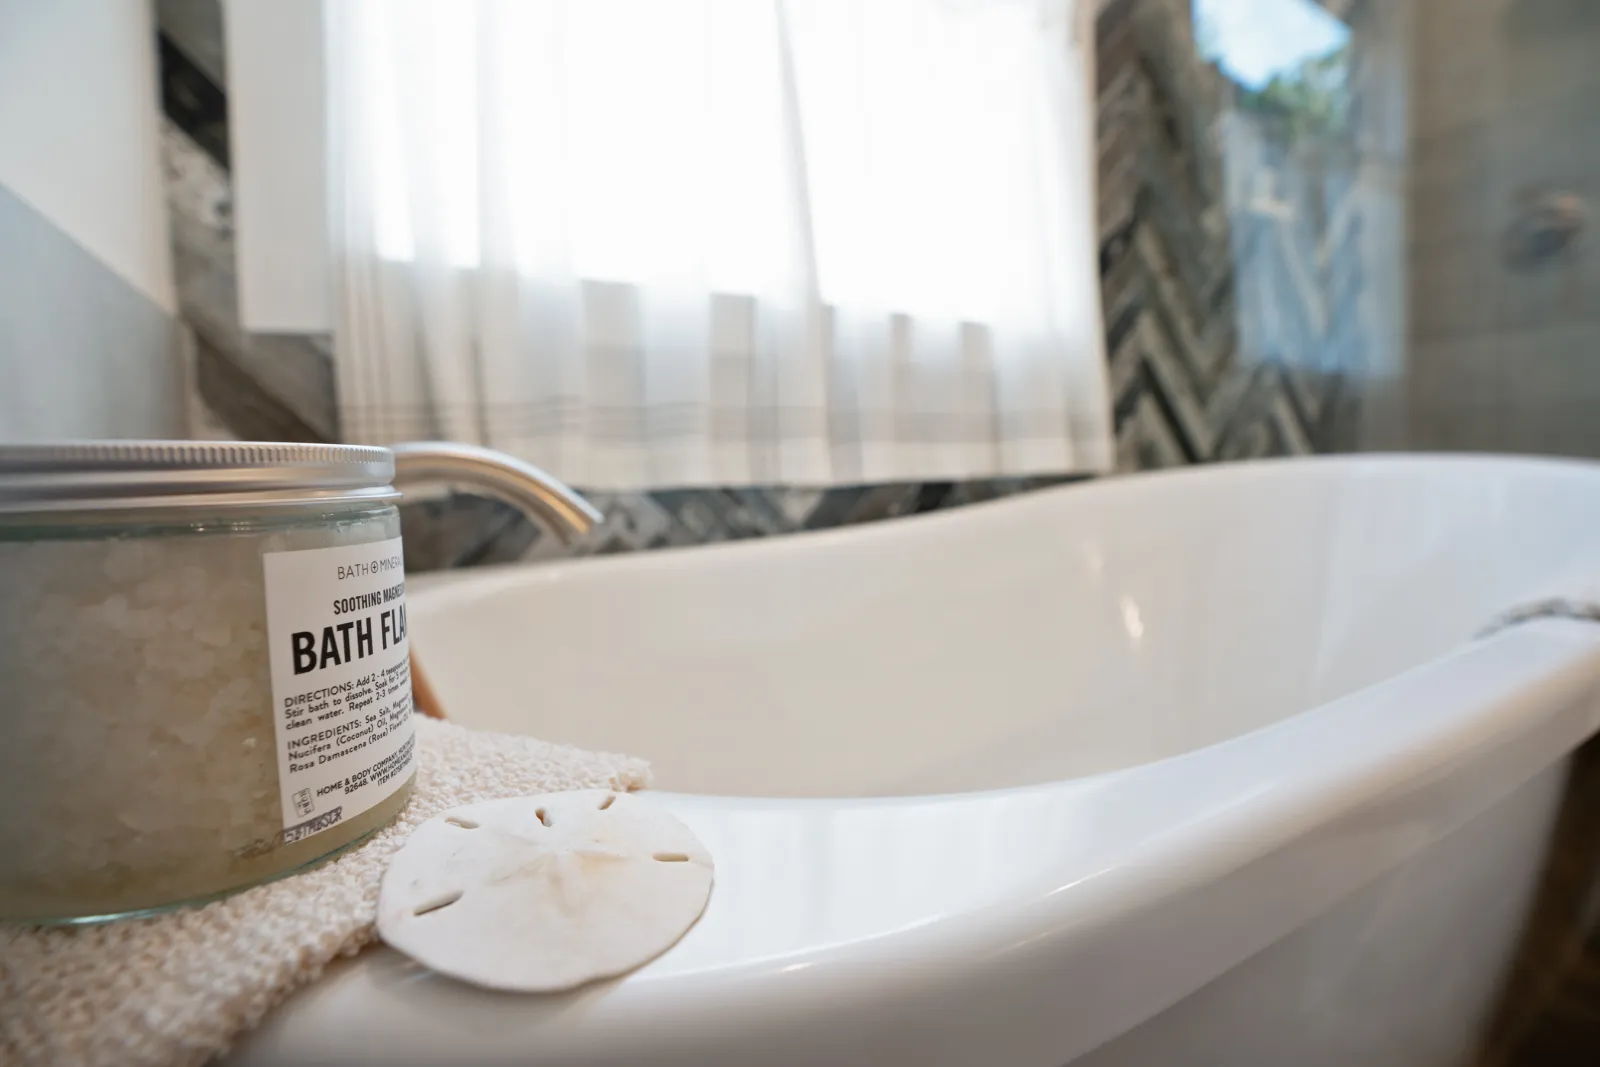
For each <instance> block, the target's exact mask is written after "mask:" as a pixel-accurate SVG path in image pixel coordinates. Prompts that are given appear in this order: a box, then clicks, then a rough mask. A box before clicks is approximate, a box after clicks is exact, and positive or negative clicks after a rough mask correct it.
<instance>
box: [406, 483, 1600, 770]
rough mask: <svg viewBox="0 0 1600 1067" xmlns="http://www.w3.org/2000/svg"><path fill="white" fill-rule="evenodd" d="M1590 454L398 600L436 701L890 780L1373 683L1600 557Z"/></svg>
mask: <svg viewBox="0 0 1600 1067" xmlns="http://www.w3.org/2000/svg"><path fill="white" fill-rule="evenodd" d="M1597 522H1600V473H1597V472H1596V470H1595V469H1593V468H1591V467H1590V466H1587V465H1583V464H1577V463H1563V462H1542V461H1527V460H1512V459H1496V458H1345V459H1328V460H1315V461H1293V462H1273V463H1260V464H1248V465H1241V466H1235V467H1218V468H1212V469H1207V470H1199V471H1186V472H1183V473H1177V474H1172V475H1142V476H1139V477H1133V478H1126V479H1106V480H1103V481H1101V482H1098V483H1092V484H1088V485H1079V486H1068V487H1063V488H1060V489H1056V490H1050V491H1045V492H1041V493H1037V494H1034V495H1032V496H1030V497H1024V498H1020V499H1013V500H1010V501H1006V502H1002V503H997V504H991V505H980V506H975V507H971V508H966V509H961V510H958V511H955V512H951V513H946V514H940V515H935V516H930V517H927V518H918V519H911V520H904V521H900V522H895V523H887V524H882V525H880V526H877V527H873V528H862V529H857V530H850V531H838V532H830V533H827V534H817V535H807V536H801V537H794V538H786V539H779V540H775V541H771V542H763V543H749V544H744V545H738V546H717V547H711V548H696V549H689V550H682V551H674V552H666V553H656V554H648V555H646V556H643V557H633V558H624V559H615V560H596V561H585V562H577V563H563V564H558V565H553V566H543V567H528V568H520V569H511V570H506V571H502V572H500V573H498V574H492V575H485V576H482V577H480V578H476V579H473V580H472V581H470V582H466V583H462V584H460V585H457V586H455V587H453V588H443V589H440V590H437V591H436V592H435V593H434V594H432V595H429V594H423V595H419V596H418V597H417V598H416V603H415V605H414V607H413V609H412V611H413V616H414V620H413V623H412V631H413V638H414V641H415V647H416V648H417V649H418V652H419V655H420V656H421V658H422V661H423V663H424V665H425V667H426V668H427V670H428V672H429V675H430V678H431V680H432V681H433V682H434V684H435V686H436V688H438V690H439V691H440V694H441V696H442V698H443V700H444V703H445V705H446V707H447V708H449V709H450V712H451V714H452V716H453V717H455V718H457V719H458V720H460V721H463V722H466V723H468V724H469V725H473V726H478V727H482V728H486V729H498V730H506V731H510V732H519V733H533V734H538V735H539V736H542V737H546V738H550V739H553V740H560V741H566V742H570V743H573V744H578V745H583V746H586V747H593V748H602V749H610V750H621V751H627V752H630V753H633V754H637V755H641V756H644V757H646V758H648V759H650V760H651V761H652V763H653V765H654V767H655V771H656V785H657V786H658V787H659V788H665V789H673V790H678V791H685V792H709V793H721V794H732V795H746V796H763V795H767V796H781V795H832V796H841V795H894V794H914V793H939V792H955V791H964V790H970V789H984V788H999V787H1006V786H1016V785H1026V784H1032V783H1037V782H1045V781H1052V780H1058V779H1062V778H1069V777H1074V776H1079V775H1086V774H1093V773H1098V772H1103V771H1108V770H1114V769H1118V768H1121V767H1127V766H1131V765H1135V764H1139V763H1143V762H1147V761H1151V760H1156V759H1161V758H1164V757H1167V756H1171V755H1175V754H1178V753H1181V752H1184V751H1188V750H1191V749H1194V748H1198V747H1201V746H1205V745H1208V744H1212V743H1215V742H1218V741H1222V740H1225V739H1227V738H1229V737H1234V736H1237V735H1240V734H1242V733H1245V732H1248V731H1250V730H1254V729H1257V728H1259V727H1262V726H1265V725H1268V724H1270V723H1272V722H1275V721H1277V720H1279V719H1282V718H1284V717H1286V716H1290V715H1293V714H1296V713H1298V712H1300V711H1303V710H1306V709H1309V708H1312V707H1315V706H1317V705H1319V704H1322V703H1324V702H1326V701H1328V700H1330V699H1332V698H1334V697H1337V696H1341V695H1344V694H1347V693H1350V692H1353V691H1355V690H1357V689H1360V688H1362V687H1364V686H1367V685H1370V684H1372V683H1375V682H1379V681H1382V680H1384V679H1386V678H1388V677H1391V676H1393V675H1395V674H1396V673H1398V672H1401V671H1403V670H1405V669H1407V668H1410V667H1413V666H1416V665H1419V664H1421V663H1423V662H1426V661H1427V660H1429V659H1431V658H1433V657H1435V656H1437V655H1439V654H1441V653H1443V652H1446V651H1449V650H1450V649H1452V648H1454V647H1456V646H1458V645H1459V644H1461V643H1462V642H1464V641H1467V640H1470V639H1471V637H1472V636H1473V634H1474V633H1476V632H1477V631H1478V630H1479V629H1480V628H1481V627H1482V625H1483V624H1484V623H1485V621H1486V620H1488V619H1489V618H1490V617H1491V616H1493V615H1494V614H1495V613H1496V612H1497V611H1498V610H1500V609H1501V608H1503V607H1504V606H1505V605H1506V604H1507V603H1509V602H1511V601H1513V600H1514V599H1516V598H1517V597H1518V596H1520V595H1522V594H1524V593H1526V592H1528V591H1530V590H1532V589H1534V588H1536V587H1537V586H1538V585H1539V584H1540V583H1541V582H1543V581H1545V580H1547V579H1549V578H1550V577H1551V576H1553V575H1555V574H1558V573H1560V572H1561V571H1563V570H1565V569H1572V568H1575V567H1578V566H1580V565H1581V564H1582V562H1583V561H1584V560H1585V559H1586V558H1587V557H1590V556H1593V557H1594V558H1595V559H1596V560H1597V566H1596V571H1595V572H1596V573H1597V574H1600V555H1597V554H1596V548H1595V546H1594V544H1593V542H1595V541H1596V540H1597V539H1596V536H1595V531H1596V529H1597V528H1600V527H1597V525H1596V524H1597Z"/></svg>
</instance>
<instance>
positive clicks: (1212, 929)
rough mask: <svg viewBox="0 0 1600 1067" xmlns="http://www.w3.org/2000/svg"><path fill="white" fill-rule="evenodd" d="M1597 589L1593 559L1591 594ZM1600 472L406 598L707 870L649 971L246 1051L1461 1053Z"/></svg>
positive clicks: (1353, 481) (1389, 478)
mask: <svg viewBox="0 0 1600 1067" xmlns="http://www.w3.org/2000/svg"><path fill="white" fill-rule="evenodd" d="M1591 565H1592V566H1591ZM1564 574H1565V575H1577V576H1579V577H1581V576H1583V575H1585V574H1593V575H1595V576H1596V577H1597V578H1600V465H1594V464H1586V463H1577V462H1561V461H1540V460H1518V459H1500V458H1434V457H1392V458H1390V457H1376V458H1341V459H1318V460H1295V461H1287V462H1269V463H1257V464H1248V465H1239V466H1223V467H1214V468H1207V469H1198V470H1192V471H1185V472H1183V473H1174V474H1158V475H1140V476H1136V477H1129V478H1118V479H1107V480H1103V481H1099V482H1095V483H1090V484H1081V485H1074V486H1067V487H1063V488H1060V489H1055V490H1049V491H1044V492H1040V493H1036V494H1033V495H1030V496H1026V497H1021V498H1015V499H1011V500H1008V501H1004V502H999V503H994V504H986V505H979V506H973V507H969V508H964V509H960V510H957V511H953V512H948V513H941V514H937V515H933V516H928V517H919V518H915V519H907V520H901V521H897V522H891V523H884V524H880V525H875V526H869V527H862V528H857V529H850V530H843V531H835V532H829V533H822V534H812V535H803V536H796V537H792V538H785V539H777V540H773V541H766V542H750V543H744V544H739V545H733V546H718V547H710V548H702V549H692V550H686V551H674V552H663V553H656V554H648V555H644V556H638V557H627V558H612V559H605V560H586V561H580V562H574V563H563V564H558V565H542V566H518V567H508V568H496V569H492V570H488V571H480V572H477V573H473V574H468V575H462V576H449V577H447V578H444V579H435V580H432V581H425V582H419V583H416V588H415V590H414V592H413V596H412V608H411V612H412V624H411V625H412V634H413V640H414V646H413V647H414V648H415V649H416V651H417V652H418V654H419V656H420V658H421V661H422V663H423V665H424V667H425V668H426V669H427V671H428V673H429V675H430V677H431V679H432V681H433V683H434V684H435V686H436V688H437V689H438V690H439V693H440V695H441V697H442V699H443V702H444V704H445V706H446V708H447V709H448V710H449V711H450V713H451V714H452V716H453V717H454V718H456V719H457V720H458V721H460V722H463V723H466V724H469V725H473V726H479V727H483V728H488V729H498V730H506V731H515V732H524V733H532V734H537V735H540V736H543V737H546V738H550V739H554V740H561V741H570V742H572V743H575V744H579V745H583V746H586V747H596V748H607V749H618V750H623V751H627V752H630V753H633V754H636V755H640V756H644V757H647V758H649V759H650V760H651V761H652V762H653V765H654V768H655V774H656V781H655V785H656V787H657V790H658V791H655V792H651V793H647V794H645V795H646V796H647V797H650V798H651V799H652V800H653V801H654V802H656V803H660V804H663V805H665V806H668V807H670V808H672V809H673V810H674V811H676V812H678V813H679V814H680V816H681V817H683V818H684V819H685V820H686V821H688V822H689V823H690V824H691V825H692V826H693V828H694V829H695V830H696V832H697V833H698V834H699V835H700V836H701V838H702V839H703V840H704V842H705V843H706V844H707V845H708V847H709V848H710V849H711V851H712V853H713V855H714V856H715V858H716V862H717V883H716V888H715V890H714V893H713V896H712V901H711V904H710V906H709V908H708V910H707V912H706V914H705V916H704V917H703V918H702V919H701V921H700V923H699V924H698V925H697V926H696V927H695V928H694V929H692V930H691V931H690V933H689V934H688V935H687V936H686V937H685V938H684V940H683V941H681V942H680V943H679V944H678V945H677V946H676V947H675V948H673V949H672V950H670V951H668V952H667V953H666V954H665V955H664V956H662V957H661V958H660V959H658V960H656V961H655V962H653V963H651V964H649V965H648V966H646V967H645V968H643V969H642V970H640V971H638V972H636V973H634V974H633V975H630V976H628V977H627V978H625V979H622V980H619V981H616V982H611V983H606V984H603V985H599V986H595V987H590V988H588V989H585V990H581V991H579V992H577V993H574V994H571V995H565V996H560V997H549V998H518V997H508V996H504V995H493V994H488V993H482V992H478V991H475V990H472V989H468V988H466V987H463V986H459V985H456V984H455V983H452V982H450V981H448V980H445V979H441V978H437V977H434V976H432V975H429V974H426V973H425V972H421V971H419V970H418V969H416V968H415V967H413V966H411V965H409V964H407V963H405V962H404V961H403V960H401V959H400V958H399V957H398V956H397V955H395V954H393V953H390V952H388V951H387V950H379V951H374V952H368V953H366V954H364V955H363V956H361V957H360V958H358V959H357V960H355V961H352V962H351V963H349V964H348V965H345V966H343V967H341V968H339V969H336V970H335V971H334V972H333V973H331V974H330V975H329V976H328V977H327V978H325V979H324V980H323V981H322V982H320V983H319V984H318V985H317V986H315V987H314V988H312V989H311V990H309V991H307V992H306V993H304V994H302V995H300V996H299V997H297V998H296V999H295V1000H293V1001H291V1002H290V1003H289V1004H288V1005H287V1006H286V1007H285V1008H284V1009H283V1010H280V1011H279V1012H278V1013H277V1014H276V1015H275V1017H274V1018H273V1019H272V1020H270V1021H269V1024H268V1025H267V1026H266V1027H265V1028H264V1029H263V1030H262V1031H261V1032H259V1033H258V1034H257V1035H255V1037H254V1038H253V1039H252V1040H251V1041H250V1042H248V1043H247V1044H246V1046H245V1047H244V1048H243V1049H241V1050H240V1052H239V1054H238V1060H239V1062H250V1063H289V1062H325V1061H331V1060H342V1061H348V1062H374V1063H376V1062H384V1063H424V1062H426V1063H436V1062H446V1061H448V1062H461V1063H466V1062H515V1063H530V1064H532V1063H538V1064H547V1063H584V1064H601V1063H605V1064H624V1063H650V1064H672V1065H686V1067H687V1065H696V1067H706V1065H722V1064H728V1065H734V1064H739V1065H744V1064H756V1063H759V1064H763V1065H788V1064H794V1065H800V1064H840V1065H842V1064H857V1063H860V1064H869V1063H871V1064H879V1063H884V1064H887V1063H895V1064H900V1063H905V1064H917V1065H919V1067H934V1065H952V1067H954V1065H976V1064H982V1065H993V1067H1010V1065H1017V1067H1060V1065H1063V1064H1066V1063H1069V1062H1070V1063H1077V1064H1086V1065H1094V1067H1109V1065H1117V1067H1122V1065H1127V1067H1161V1065H1167V1064H1182V1065H1190V1064H1207V1065H1210V1064H1216V1065H1230V1067H1231V1065H1246V1064H1250V1065H1254V1064H1263V1065H1278V1064H1283V1065H1290V1064H1293V1065H1295V1067H1311V1065H1319V1064H1327V1065H1345V1064H1349V1065H1356V1064H1359V1065H1363V1067H1383V1065H1395V1067H1402V1065H1404V1067H1423V1065H1429V1067H1432V1065H1447V1064H1464V1063H1466V1062H1467V1061H1468V1058H1469V1057H1470V1055H1471V1053H1472V1051H1473V1049H1474V1046H1475V1043H1476V1041H1477V1040H1478V1038H1479V1035H1480V1030H1481V1026H1482V1024H1483V1023H1484V1021H1485V1017H1486V1014H1487V1012H1488V1011H1489V1009H1490V1008H1491V1006H1492V1005H1493V1003H1494V1000H1495V998H1496V996H1497V993H1498V991H1499V988H1500V985H1501V983H1502V982H1503V980H1504V978H1505V975H1506V970H1507V964H1508V961H1509V960H1510V957H1511V955H1512V953H1513V951H1514V949H1515V948H1516V945H1517V943H1518V938H1519V933H1520V931H1521V930H1522V928H1523V923H1524V921H1525V920H1526V918H1527V915H1528V911H1529V908H1530V905H1531V902H1532V900H1533V896H1534V891H1535V889H1536V887H1537V884H1538V880H1539V875H1540V870H1541V864H1542V861H1543V857H1544V854H1545V852H1546V849H1547V846H1548V842H1549V834H1550V830H1551V827H1552V823H1553V819H1554V815H1555V812H1556V810H1557V805H1558V803H1559V801H1560V797H1561V791H1562V787H1563V781H1564V775H1565V770H1566V767H1567V756H1568V754H1569V753H1570V752H1571V751H1572V750H1573V749H1574V748H1575V747H1576V746H1577V745H1578V744H1580V743H1581V742H1582V741H1583V740H1584V739H1585V738H1587V737H1588V736H1589V735H1590V733H1591V732H1593V731H1594V730H1595V728H1596V726H1597V723H1600V625H1596V624H1594V623H1587V622H1581V621H1574V620H1570V619H1541V620H1535V621H1529V622H1524V623H1520V624H1518V625H1515V626H1512V627H1509V628H1506V629H1503V630H1500V631H1498V632H1496V633H1493V634H1492V635H1490V636H1485V637H1478V636H1477V635H1478V634H1479V633H1480V632H1481V631H1482V630H1483V629H1484V627H1485V624H1486V623H1488V622H1489V621H1490V620H1491V619H1492V618H1493V617H1495V616H1496V614H1497V613H1498V612H1500V611H1501V610H1502V609H1504V608H1507V607H1509V606H1511V605H1513V604H1515V603H1517V602H1518V601H1519V600H1521V599H1524V598H1527V597H1530V596H1533V595H1535V594H1537V593H1540V592H1543V591H1545V589H1546V587H1547V585H1548V583H1549V582H1550V581H1552V580H1554V579H1558V578H1560V577H1561V576H1562V575H1564Z"/></svg>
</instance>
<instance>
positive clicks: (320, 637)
mask: <svg viewBox="0 0 1600 1067" xmlns="http://www.w3.org/2000/svg"><path fill="white" fill-rule="evenodd" d="M261 562H262V566H263V567H264V568H265V570H266V584H267V641H268V647H269V649H270V655H269V659H270V661H271V665H272V705H273V708H274V711H275V717H276V720H277V724H278V781H279V782H280V783H281V784H282V793H283V796H282V799H283V842H284V843H285V844H288V843H290V842H294V841H299V840H302V839H304V838H307V837H310V836H311V835H312V834H316V833H321V832H322V831H323V830H326V829H328V828H330V827H333V826H337V825H339V824H340V823H342V822H346V821H348V820H350V819H352V818H354V817H355V816H357V815H359V814H361V813H362V812H363V811H366V810H367V809H368V808H370V807H372V806H373V805H374V804H376V803H378V802H379V801H381V800H383V799H385V798H386V797H388V796H390V795H391V794H393V793H394V791H395V790H396V789H398V788H400V786H401V785H403V784H404V783H405V781H406V779H407V778H409V777H410V776H411V773H412V771H413V769H414V768H415V765H416V764H415V760H416V755H415V739H414V729H415V728H414V726H413V724H412V721H411V661H410V659H409V657H408V654H407V653H408V650H409V644H408V642H407V641H406V579H405V568H404V566H403V564H402V562H401V555H400V539H399V538H398V537H397V538H395V539H394V540H392V541H380V542H377V543H374V544H365V545H341V546H338V547H336V548H313V549H307V550H305V551H301V552H268V553H266V554H265V555H264V556H262V560H261Z"/></svg>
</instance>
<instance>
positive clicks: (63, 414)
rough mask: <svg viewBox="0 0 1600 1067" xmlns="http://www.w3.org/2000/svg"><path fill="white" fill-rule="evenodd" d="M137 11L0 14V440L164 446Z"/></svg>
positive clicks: (175, 430) (157, 239)
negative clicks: (154, 440)
mask: <svg viewBox="0 0 1600 1067" xmlns="http://www.w3.org/2000/svg"><path fill="white" fill-rule="evenodd" d="M156 55H157V53H156V35H155V27H154V23H153V18H152V14H151V10H150V8H149V6H148V4H147V3H146V0H0V440H11V441H43V440H60V439H63V438H104V437H177V436H182V435H183V433H184V431H185V429H186V423H185V419H184V414H183V404H182V402H181V398H182V395H183V393H182V388H183V385H182V383H183V375H182V364H181V361H180V358H179V355H178V351H177V347H176V341H177V337H176V333H175V329H174V319H173V313H174V311H175V305H176V300H175V297H174V285H173V276H172V256H171V246H170V236H169V232H168V227H167V212H166V196H165V192H164V189H163V182H162V172H161V157H160V152H161V147H160V140H159V134H160V114H161V112H160V105H159V97H158V87H157V71H156V63H157V59H156Z"/></svg>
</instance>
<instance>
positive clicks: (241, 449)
mask: <svg viewBox="0 0 1600 1067" xmlns="http://www.w3.org/2000/svg"><path fill="white" fill-rule="evenodd" d="M393 480H394V454H393V453H391V452H390V451H389V450H388V449H387V448H372V447H368V446H364V445H308V444H277V443H263V442H256V441H66V442H59V443H51V444H39V445H7V444H0V514H15V513H18V512H39V511H99V510H103V509H118V510H121V509H128V508H152V507H153V508H171V507H218V506H224V505H234V504H237V505H241V506H244V505H250V506H257V505H285V504H313V503H345V502H361V501H373V502H377V501H385V500H395V499H398V498H399V496H400V494H399V493H398V492H397V491H396V490H395V489H394V487H393V486H392V485H391V484H390V483H391V482H392V481H393Z"/></svg>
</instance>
